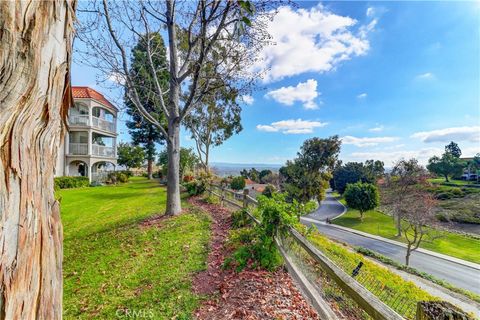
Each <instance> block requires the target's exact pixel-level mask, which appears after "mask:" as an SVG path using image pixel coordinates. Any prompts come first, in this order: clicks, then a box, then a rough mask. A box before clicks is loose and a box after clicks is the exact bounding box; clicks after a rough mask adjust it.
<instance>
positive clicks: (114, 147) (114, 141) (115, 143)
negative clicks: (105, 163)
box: [113, 138, 117, 158]
mask: <svg viewBox="0 0 480 320" xmlns="http://www.w3.org/2000/svg"><path fill="white" fill-rule="evenodd" d="M113 156H114V157H115V158H116V157H117V138H113Z"/></svg>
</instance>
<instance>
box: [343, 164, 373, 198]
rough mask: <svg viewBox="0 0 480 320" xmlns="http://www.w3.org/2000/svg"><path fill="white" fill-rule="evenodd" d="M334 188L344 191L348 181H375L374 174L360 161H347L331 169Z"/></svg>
mask: <svg viewBox="0 0 480 320" xmlns="http://www.w3.org/2000/svg"><path fill="white" fill-rule="evenodd" d="M333 182H334V183H333V185H334V189H335V190H337V191H338V192H340V193H344V192H345V189H346V188H347V185H348V184H349V183H356V182H366V183H373V182H375V178H374V174H373V173H372V172H371V171H370V169H369V168H367V167H366V166H365V165H364V164H363V163H361V162H347V163H345V164H344V165H340V166H336V167H335V170H334V171H333Z"/></svg>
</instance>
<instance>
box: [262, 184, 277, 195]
mask: <svg viewBox="0 0 480 320" xmlns="http://www.w3.org/2000/svg"><path fill="white" fill-rule="evenodd" d="M275 191H277V188H275V186H274V185H271V184H267V185H266V186H265V189H264V190H263V191H262V195H264V196H266V197H268V198H271V197H272V196H273V193H274V192H275Z"/></svg>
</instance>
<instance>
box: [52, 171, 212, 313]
mask: <svg viewBox="0 0 480 320" xmlns="http://www.w3.org/2000/svg"><path fill="white" fill-rule="evenodd" d="M59 196H61V198H62V200H61V204H62V219H63V224H64V233H65V241H64V264H63V266H64V317H65V319H92V318H97V319H118V318H122V317H123V318H128V316H126V313H127V312H128V314H129V315H130V317H132V315H133V314H135V315H136V316H135V317H134V318H154V319H172V318H175V319H189V318H191V314H192V312H193V310H195V309H196V307H197V306H198V304H199V301H200V299H201V298H202V297H200V296H198V295H195V294H194V293H193V292H192V291H191V276H192V274H194V273H195V272H198V271H200V270H203V269H205V266H206V255H207V246H208V241H209V237H210V228H209V227H210V220H209V217H208V216H207V215H206V214H205V213H202V212H199V211H198V210H190V211H189V213H186V214H182V215H180V216H178V217H174V218H169V219H165V220H162V221H161V222H160V223H159V224H158V225H154V226H150V227H145V226H141V225H140V224H139V222H140V221H142V220H144V219H145V218H147V217H149V216H153V215H157V214H160V213H163V211H164V210H165V201H166V197H165V189H164V188H163V187H161V186H160V185H159V184H158V182H157V181H148V180H146V179H143V178H132V179H131V181H130V182H129V183H127V184H124V185H120V186H106V187H95V188H83V189H71V190H61V191H60V192H59Z"/></svg>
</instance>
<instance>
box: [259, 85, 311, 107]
mask: <svg viewBox="0 0 480 320" xmlns="http://www.w3.org/2000/svg"><path fill="white" fill-rule="evenodd" d="M318 95H319V93H318V92H317V81H316V80H313V79H309V80H307V81H306V82H300V83H299V84H297V85H296V86H295V87H293V86H288V87H281V88H279V89H277V90H272V91H269V92H268V93H267V94H266V96H267V97H269V98H272V99H273V100H275V101H277V102H280V103H281V104H284V105H287V106H291V105H293V104H294V103H295V101H299V102H302V103H303V106H304V107H305V109H317V108H318V106H317V104H316V103H315V98H316V97H318Z"/></svg>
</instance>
